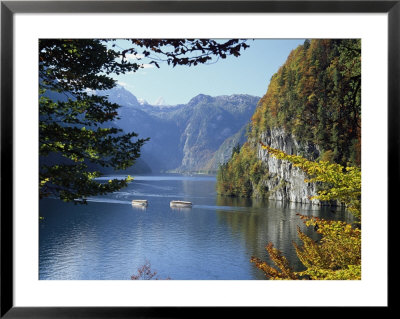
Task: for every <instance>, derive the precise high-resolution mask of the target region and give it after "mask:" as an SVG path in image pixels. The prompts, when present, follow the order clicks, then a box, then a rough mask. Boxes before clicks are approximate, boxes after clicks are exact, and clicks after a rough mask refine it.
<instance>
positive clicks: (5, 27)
mask: <svg viewBox="0 0 400 319" xmlns="http://www.w3.org/2000/svg"><path fill="white" fill-rule="evenodd" d="M126 12H140V13H142V12H143V13H146V12H152V13H154V12H159V13H200V12H205V13H208V12H216V13H223V12H237V13H257V12H269V13H292V12H294V13H387V14H388V35H389V38H388V44H389V47H388V53H389V54H388V67H389V68H388V76H389V77H388V115H389V116H388V152H389V154H388V159H389V161H388V169H389V172H388V204H389V206H388V207H389V211H390V210H391V208H393V206H394V199H395V198H396V196H398V195H397V194H396V193H395V192H396V190H397V188H396V185H397V184H398V182H399V144H400V136H399V131H400V126H399V125H398V120H399V119H400V117H399V105H400V103H399V97H400V93H399V92H400V78H399V73H400V63H399V62H400V59H399V56H400V50H399V48H400V33H399V30H400V0H396V1H365V0H359V1H262V0H261V1H1V279H0V280H1V281H0V284H1V291H0V293H1V308H0V310H1V311H0V317H1V318H3V317H5V318H132V317H133V318H135V317H138V318H144V317H151V318H177V317H191V316H192V314H193V315H194V314H196V315H211V314H213V315H216V316H217V315H223V316H224V317H225V316H226V315H228V313H229V312H230V311H231V310H233V309H226V308H223V307H221V308H213V309H210V308H208V307H204V308H200V309H199V308H197V309H196V310H195V311H194V310H193V309H192V308H191V307H167V308H165V307H163V308H158V307H155V308H145V307H135V308H131V307H118V308H113V307H101V308H99V307H83V308H82V307H64V308H59V307H56V308H53V307H34V308H24V307H14V303H13V293H14V291H13V16H14V14H15V13H126ZM389 211H388V213H389ZM388 218H390V214H389V215H388ZM390 224H391V223H390V222H389V225H390ZM389 243H390V240H389V238H388V244H389ZM388 247H389V246H388ZM388 270H389V269H388ZM388 287H389V282H388ZM388 305H389V306H390V298H389V300H388ZM389 306H388V307H383V308H385V309H389V308H390V307H389ZM291 308H292V310H293V308H294V307H291ZM252 310H260V309H259V308H258V309H255V308H253V309H252ZM272 310H274V309H268V312H269V314H270V315H272ZM275 310H276V309H275ZM303 310H305V309H304V308H296V311H300V312H302V311H303ZM336 310H339V309H337V308H336ZM233 311H234V313H237V310H233ZM339 311H340V310H339ZM246 313H247V315H246V317H247V316H249V317H250V316H251V312H250V313H248V310H246ZM274 313H275V311H274Z"/></svg>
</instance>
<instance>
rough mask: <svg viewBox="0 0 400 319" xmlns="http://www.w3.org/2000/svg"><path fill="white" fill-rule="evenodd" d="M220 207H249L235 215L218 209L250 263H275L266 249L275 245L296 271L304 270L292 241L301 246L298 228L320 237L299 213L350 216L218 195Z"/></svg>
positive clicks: (259, 275) (331, 210) (337, 211)
mask: <svg viewBox="0 0 400 319" xmlns="http://www.w3.org/2000/svg"><path fill="white" fill-rule="evenodd" d="M217 206H233V207H246V208H247V209H246V210H238V211H234V212H229V211H223V210H217V214H218V218H219V221H220V222H221V223H226V224H228V225H229V227H230V228H231V230H232V232H233V234H234V235H235V236H237V237H238V238H240V239H241V240H242V243H243V245H245V246H246V251H249V252H251V255H250V254H249V256H248V257H249V262H250V258H251V257H252V256H255V257H259V258H261V259H263V260H265V261H268V262H270V264H271V265H273V263H272V262H271V261H270V259H269V258H268V256H267V252H266V250H265V246H266V245H267V243H268V242H272V243H273V244H274V246H275V247H276V248H278V249H280V250H281V251H282V252H283V254H284V256H285V257H286V258H287V259H288V260H289V262H290V264H291V265H293V266H294V268H295V270H301V269H302V264H301V263H300V261H299V260H298V258H297V255H296V251H295V249H294V246H293V241H294V242H296V243H297V244H301V241H300V240H299V239H298V236H297V227H300V230H301V231H302V232H304V233H305V234H306V235H308V236H310V237H311V238H313V239H314V240H317V239H318V234H317V233H316V232H315V231H314V229H313V228H312V227H306V226H305V225H304V223H303V221H302V220H301V219H300V217H299V216H297V215H296V214H297V213H299V214H302V215H306V216H315V217H320V218H325V219H329V220H345V221H348V220H349V219H350V216H349V214H348V213H346V212H345V211H344V210H343V209H334V208H332V207H320V206H316V205H304V204H303V205H301V204H297V203H290V202H281V201H272V200H270V201H267V200H255V199H248V198H235V197H226V196H218V197H217ZM254 271H255V274H256V275H257V278H260V279H261V278H263V274H262V272H261V271H260V270H258V269H256V267H254Z"/></svg>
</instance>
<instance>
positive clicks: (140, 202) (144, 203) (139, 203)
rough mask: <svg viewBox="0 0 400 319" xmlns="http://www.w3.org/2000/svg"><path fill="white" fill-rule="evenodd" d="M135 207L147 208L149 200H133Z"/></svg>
mask: <svg viewBox="0 0 400 319" xmlns="http://www.w3.org/2000/svg"><path fill="white" fill-rule="evenodd" d="M132 205H133V206H147V200H145V199H134V200H132Z"/></svg>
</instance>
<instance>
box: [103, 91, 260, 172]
mask: <svg viewBox="0 0 400 319" xmlns="http://www.w3.org/2000/svg"><path fill="white" fill-rule="evenodd" d="M97 94H101V95H107V96H108V99H109V101H111V102H113V103H117V104H119V105H121V107H120V109H119V119H118V120H116V121H114V124H115V125H117V126H118V127H120V128H122V129H123V130H124V131H126V132H131V131H134V132H136V133H138V134H139V138H146V137H150V141H149V142H147V143H146V144H145V145H144V147H143V148H142V156H141V158H142V160H143V161H144V162H145V163H146V164H147V165H148V166H149V167H150V168H151V169H152V171H153V172H154V173H156V172H168V171H174V172H181V173H191V172H200V171H212V172H215V171H216V169H217V166H218V164H222V163H219V162H218V161H217V160H215V159H214V161H213V158H214V156H215V154H216V153H217V152H219V160H221V159H222V160H225V158H226V159H228V158H229V156H224V155H223V154H224V153H226V154H229V155H230V154H231V152H232V148H233V146H235V145H236V144H235V145H232V144H233V143H232V142H230V143H229V142H226V143H225V144H224V142H225V141H226V140H232V136H236V135H238V132H241V133H240V134H239V135H240V136H242V135H243V134H244V133H243V132H244V130H243V127H244V126H246V124H247V123H248V122H249V121H250V118H251V116H252V114H253V113H254V111H255V109H256V106H257V103H258V101H259V99H260V98H259V97H256V96H251V95H246V94H235V95H229V96H228V95H223V96H217V97H212V96H209V95H205V94H199V95H197V96H195V97H193V98H192V99H191V100H190V101H189V102H188V103H187V104H178V105H175V106H158V105H150V104H148V103H147V102H146V101H144V100H140V102H139V100H138V99H137V98H136V97H135V96H134V95H133V94H132V93H131V92H129V91H128V90H126V89H125V88H123V87H121V86H117V87H115V88H113V89H111V90H108V91H103V92H98V93H97ZM234 140H235V141H236V140H237V138H235V139H234ZM242 140H244V138H243V137H242V138H240V141H242ZM223 144H224V146H223V148H222V149H220V147H221V146H222V145H223Z"/></svg>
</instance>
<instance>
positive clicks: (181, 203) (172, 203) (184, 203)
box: [169, 200, 192, 207]
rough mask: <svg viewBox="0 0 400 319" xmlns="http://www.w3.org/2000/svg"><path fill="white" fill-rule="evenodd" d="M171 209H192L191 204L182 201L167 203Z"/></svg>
mask: <svg viewBox="0 0 400 319" xmlns="http://www.w3.org/2000/svg"><path fill="white" fill-rule="evenodd" d="M169 206H171V207H192V202H185V201H183V200H173V201H171V202H170V203H169Z"/></svg>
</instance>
